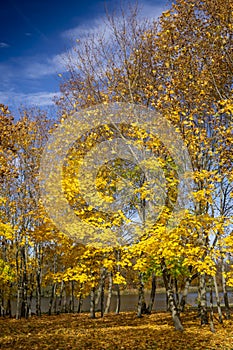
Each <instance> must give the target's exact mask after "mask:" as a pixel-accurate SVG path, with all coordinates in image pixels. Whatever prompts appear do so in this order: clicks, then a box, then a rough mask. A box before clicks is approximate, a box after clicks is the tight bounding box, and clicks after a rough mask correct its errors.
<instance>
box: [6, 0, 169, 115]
mask: <svg viewBox="0 0 233 350" xmlns="http://www.w3.org/2000/svg"><path fill="white" fill-rule="evenodd" d="M138 3H139V5H140V7H142V14H143V15H144V16H146V17H155V18H156V17H157V16H158V15H159V14H160V13H161V12H162V11H163V10H165V9H166V1H164V0H163V1H161V0H154V1H153V0H141V1H138ZM105 4H106V6H107V8H108V9H109V10H110V11H111V8H113V6H115V5H116V1H114V0H106V1H90V0H86V1H85V0H83V1H79V0H66V1H64V0H61V1H54V0H47V1H46V0H41V1H38V0H30V1H29V0H18V1H17V0H5V1H4V2H3V3H2V4H1V11H0V78H1V79H0V103H4V104H7V105H8V107H9V109H10V110H11V111H12V112H13V113H17V112H16V111H17V109H18V108H19V107H20V105H21V104H23V105H27V106H30V105H35V106H39V107H41V108H46V107H47V106H51V107H52V105H53V97H54V96H55V95H57V94H59V83H60V82H59V80H60V78H59V76H58V74H59V73H64V72H65V69H66V68H65V64H64V56H65V55H66V53H67V52H68V50H70V49H71V48H72V39H75V37H78V38H81V37H82V36H85V35H86V34H87V32H88V31H89V30H90V29H91V30H97V31H98V30H101V27H102V26H103V18H104V14H105Z"/></svg>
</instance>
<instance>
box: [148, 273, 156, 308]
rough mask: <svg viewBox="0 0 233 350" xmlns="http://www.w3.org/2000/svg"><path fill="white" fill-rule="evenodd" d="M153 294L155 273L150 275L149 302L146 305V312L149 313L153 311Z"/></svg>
mask: <svg viewBox="0 0 233 350" xmlns="http://www.w3.org/2000/svg"><path fill="white" fill-rule="evenodd" d="M155 293H156V276H155V273H154V272H153V273H152V282H151V292H150V301H149V305H148V312H149V313H151V312H152V310H153V305H154V301H155Z"/></svg>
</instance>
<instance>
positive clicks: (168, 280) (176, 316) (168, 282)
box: [161, 259, 184, 331]
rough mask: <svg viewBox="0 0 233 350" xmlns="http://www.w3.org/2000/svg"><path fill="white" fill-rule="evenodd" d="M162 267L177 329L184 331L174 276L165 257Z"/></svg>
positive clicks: (170, 308)
mask: <svg viewBox="0 0 233 350" xmlns="http://www.w3.org/2000/svg"><path fill="white" fill-rule="evenodd" d="M161 269H162V273H163V280H164V285H165V288H166V294H167V298H168V305H169V310H170V312H171V314H172V319H173V322H174V326H175V329H176V330H178V331H183V330H184V328H183V326H182V323H181V321H180V315H179V311H178V309H177V305H176V301H175V298H174V292H173V288H172V278H171V275H170V273H169V272H168V269H167V267H166V264H165V261H164V259H162V262H161Z"/></svg>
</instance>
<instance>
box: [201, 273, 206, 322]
mask: <svg viewBox="0 0 233 350" xmlns="http://www.w3.org/2000/svg"><path fill="white" fill-rule="evenodd" d="M199 298H200V317H201V324H202V325H204V324H208V312H207V300H206V276H205V274H203V275H200V277H199Z"/></svg>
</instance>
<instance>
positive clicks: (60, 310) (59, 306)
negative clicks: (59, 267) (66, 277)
mask: <svg viewBox="0 0 233 350" xmlns="http://www.w3.org/2000/svg"><path fill="white" fill-rule="evenodd" d="M63 290H64V281H63V280H62V281H61V287H60V295H59V302H58V310H57V314H60V313H61V312H62V295H63Z"/></svg>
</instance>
